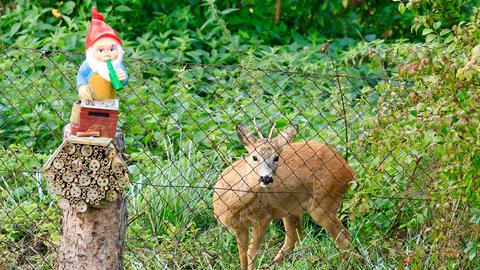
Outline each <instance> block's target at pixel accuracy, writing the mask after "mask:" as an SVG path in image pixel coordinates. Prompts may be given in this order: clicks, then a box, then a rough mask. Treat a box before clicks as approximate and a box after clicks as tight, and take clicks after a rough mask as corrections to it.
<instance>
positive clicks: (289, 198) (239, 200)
mask: <svg viewBox="0 0 480 270" xmlns="http://www.w3.org/2000/svg"><path fill="white" fill-rule="evenodd" d="M255 126H256V123H255ZM236 129H237V134H238V137H239V139H240V142H241V143H242V144H243V145H244V146H245V148H246V149H247V150H248V155H247V156H246V157H244V158H242V159H240V160H237V161H236V162H235V163H233V164H232V165H230V166H228V167H227V168H226V169H225V170H224V171H223V172H222V173H221V175H220V176H219V178H218V182H217V183H216V185H215V192H214V195H213V204H214V205H213V207H214V214H215V217H216V218H217V219H218V220H219V222H220V223H222V224H223V225H224V226H226V227H230V228H233V229H234V230H235V235H236V239H237V245H238V252H239V255H240V266H241V269H242V270H243V269H255V261H256V257H257V253H258V250H259V248H260V245H261V243H262V241H263V238H264V236H265V233H266V231H267V229H268V227H269V225H270V222H271V221H272V219H274V218H282V219H283V224H284V226H285V232H286V235H285V242H284V244H283V246H282V248H281V249H280V251H279V252H278V254H277V255H276V256H275V258H274V260H273V262H274V263H276V262H279V261H281V260H283V259H284V258H285V257H286V256H287V255H288V254H289V252H291V251H292V250H293V248H294V246H295V243H296V242H297V241H298V240H299V239H300V238H301V237H302V234H303V231H302V227H301V218H302V215H303V214H304V213H308V214H309V215H310V216H311V217H312V218H313V220H314V221H315V222H316V223H318V224H319V225H321V226H322V227H323V228H324V229H325V230H326V231H327V233H328V234H329V235H330V237H331V238H332V239H333V241H334V242H335V244H336V245H337V247H338V248H341V249H347V248H348V247H349V245H350V242H349V239H350V235H349V232H348V231H347V230H346V229H345V227H344V226H343V224H342V222H341V221H340V220H339V218H338V217H337V214H336V212H337V209H338V207H339V206H340V204H341V201H342V198H343V196H344V194H345V193H346V191H347V189H348V186H349V182H350V181H352V180H354V175H353V171H352V169H351V167H350V166H349V165H348V164H347V163H346V161H345V160H344V159H343V158H342V157H341V156H340V155H339V154H338V153H337V152H336V151H335V150H334V149H333V148H332V147H330V146H328V145H326V144H323V143H320V142H317V141H303V142H296V143H292V140H293V138H294V137H295V136H296V135H297V132H298V131H297V126H296V125H295V126H291V127H288V128H286V129H285V130H283V131H282V132H281V133H280V135H278V136H277V137H276V138H274V139H271V135H272V131H273V129H274V127H272V130H271V131H270V135H269V137H268V138H264V137H263V136H262V135H261V133H260V131H259V130H258V127H257V132H258V134H259V137H260V138H256V137H255V136H254V135H253V134H252V133H251V132H249V131H248V130H247V129H246V128H245V127H244V126H242V125H237V127H236ZM250 227H253V231H252V238H251V240H250V243H249V239H248V238H249V229H250Z"/></svg>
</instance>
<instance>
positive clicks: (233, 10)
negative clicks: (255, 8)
mask: <svg viewBox="0 0 480 270" xmlns="http://www.w3.org/2000/svg"><path fill="white" fill-rule="evenodd" d="M237 10H239V9H238V8H227V9H225V10H222V12H220V13H222V15H227V14H230V13H232V12H235V11H237Z"/></svg>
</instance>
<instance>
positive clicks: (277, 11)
mask: <svg viewBox="0 0 480 270" xmlns="http://www.w3.org/2000/svg"><path fill="white" fill-rule="evenodd" d="M281 14H282V0H277V2H276V3H275V23H279V22H280V15H281Z"/></svg>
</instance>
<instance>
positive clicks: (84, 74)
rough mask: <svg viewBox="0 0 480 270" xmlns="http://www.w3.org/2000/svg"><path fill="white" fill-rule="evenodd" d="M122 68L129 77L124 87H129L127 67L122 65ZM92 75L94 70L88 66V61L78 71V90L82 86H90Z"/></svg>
mask: <svg viewBox="0 0 480 270" xmlns="http://www.w3.org/2000/svg"><path fill="white" fill-rule="evenodd" d="M120 68H122V69H123V71H125V74H126V75H127V78H126V79H125V81H124V82H123V86H125V85H127V83H128V78H129V77H128V73H127V69H126V68H125V66H124V65H123V64H120ZM92 75H93V70H92V69H91V68H90V66H89V65H88V63H87V60H85V61H83V63H82V65H81V66H80V69H79V70H78V74H77V88H78V87H80V86H82V85H86V84H88V80H89V79H90V77H92Z"/></svg>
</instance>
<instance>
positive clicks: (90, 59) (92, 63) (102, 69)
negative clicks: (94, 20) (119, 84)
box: [87, 45, 123, 81]
mask: <svg viewBox="0 0 480 270" xmlns="http://www.w3.org/2000/svg"><path fill="white" fill-rule="evenodd" d="M117 49H118V57H117V59H116V60H111V62H112V66H113V69H115V70H117V68H119V67H120V65H121V63H122V59H123V49H122V47H121V46H119V45H118V46H117ZM87 64H88V66H89V67H90V68H91V69H92V71H93V72H97V73H98V74H99V75H100V76H102V78H104V79H105V80H107V81H110V75H109V73H108V67H107V63H106V62H103V61H98V60H97V59H95V56H94V55H93V48H88V50H87Z"/></svg>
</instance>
